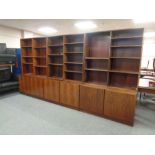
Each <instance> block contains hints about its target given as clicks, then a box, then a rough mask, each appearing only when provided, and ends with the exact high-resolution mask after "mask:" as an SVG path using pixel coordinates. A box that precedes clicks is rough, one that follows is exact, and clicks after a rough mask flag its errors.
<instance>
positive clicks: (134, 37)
mask: <svg viewBox="0 0 155 155" xmlns="http://www.w3.org/2000/svg"><path fill="white" fill-rule="evenodd" d="M139 38H141V39H142V38H143V36H131V37H112V38H111V39H112V40H116V39H139Z"/></svg>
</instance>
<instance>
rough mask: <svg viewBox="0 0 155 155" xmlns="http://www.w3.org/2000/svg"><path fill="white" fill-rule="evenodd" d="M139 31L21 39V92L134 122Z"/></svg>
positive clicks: (129, 122)
mask: <svg viewBox="0 0 155 155" xmlns="http://www.w3.org/2000/svg"><path fill="white" fill-rule="evenodd" d="M143 31H144V29H143V28H137V29H123V30H113V31H105V32H92V33H86V34H70V35H61V36H52V37H43V38H26V39H21V50H22V54H21V61H22V75H21V77H20V91H21V92H23V93H25V94H28V95H32V96H36V97H38V98H41V99H45V100H48V101H51V102H54V103H57V104H61V105H64V106H67V107H71V108H75V109H78V110H81V111H86V112H89V113H92V114H95V115H98V116H102V117H105V118H109V119H112V120H116V121H119V122H122V123H126V124H129V125H133V123H134V111H135V105H136V95H137V86H138V81H139V72H140V64H141V55H142V45H143Z"/></svg>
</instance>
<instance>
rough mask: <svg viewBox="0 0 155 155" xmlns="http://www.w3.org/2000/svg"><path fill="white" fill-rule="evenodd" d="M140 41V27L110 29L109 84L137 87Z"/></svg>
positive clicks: (141, 35)
mask: <svg viewBox="0 0 155 155" xmlns="http://www.w3.org/2000/svg"><path fill="white" fill-rule="evenodd" d="M142 42H143V30H142V29H133V30H131V29H130V30H118V31H112V41H111V57H110V58H111V66H110V69H111V70H110V76H109V85H111V86H117V87H127V88H136V87H137V84H138V79H139V70H140V62H141V52H142Z"/></svg>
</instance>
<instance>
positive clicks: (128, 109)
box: [104, 90, 136, 125]
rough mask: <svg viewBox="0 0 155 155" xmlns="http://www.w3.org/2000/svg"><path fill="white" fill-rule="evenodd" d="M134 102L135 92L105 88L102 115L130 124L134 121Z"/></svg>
mask: <svg viewBox="0 0 155 155" xmlns="http://www.w3.org/2000/svg"><path fill="white" fill-rule="evenodd" d="M135 104H136V93H133V94H128V93H123V92H117V91H111V90H106V91H105V101H104V115H105V116H107V117H109V118H112V119H116V120H119V121H123V122H126V123H127V124H131V125H132V124H133V121H134V111H135Z"/></svg>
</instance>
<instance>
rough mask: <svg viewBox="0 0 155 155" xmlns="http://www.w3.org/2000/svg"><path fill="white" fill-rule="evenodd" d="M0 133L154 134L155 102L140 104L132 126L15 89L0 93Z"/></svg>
mask: <svg viewBox="0 0 155 155" xmlns="http://www.w3.org/2000/svg"><path fill="white" fill-rule="evenodd" d="M0 134H7V135H8V134H24V135H25V134H32V135H38V134H39V135H47V134H61V135H64V134H78V135H79V134H80V135H89V134H90V135H92V134H95V135H99V134H103V135H105V134H107V135H109V134H110V135H122V134H127V135H128V134H129V135H130V134H155V104H154V101H152V102H149V101H147V102H146V103H144V104H143V105H138V106H137V108H136V117H135V124H134V127H130V126H127V125H124V124H121V123H117V122H114V121H111V120H107V119H104V118H101V117H97V116H94V115H91V114H87V113H83V112H79V111H76V110H73V109H69V108H65V107H63V106H59V105H56V104H52V103H49V102H46V101H42V100H39V99H36V98H33V97H29V96H26V95H22V94H20V93H18V92H16V93H11V94H7V95H1V96H0Z"/></svg>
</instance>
